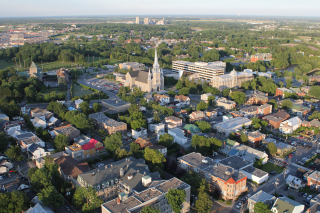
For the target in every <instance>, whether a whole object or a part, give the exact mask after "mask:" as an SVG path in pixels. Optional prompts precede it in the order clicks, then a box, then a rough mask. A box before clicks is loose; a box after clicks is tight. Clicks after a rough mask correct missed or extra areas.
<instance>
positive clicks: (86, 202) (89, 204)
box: [72, 187, 103, 212]
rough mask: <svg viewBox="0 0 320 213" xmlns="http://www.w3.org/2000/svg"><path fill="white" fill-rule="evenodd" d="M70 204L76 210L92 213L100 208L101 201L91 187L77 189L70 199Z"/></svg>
mask: <svg viewBox="0 0 320 213" xmlns="http://www.w3.org/2000/svg"><path fill="white" fill-rule="evenodd" d="M72 203H73V205H74V206H75V207H76V208H77V209H82V211H87V212H92V211H93V210H94V209H96V208H98V207H100V205H101V204H102V203H103V201H102V200H101V199H100V197H99V196H98V195H97V193H96V190H95V189H94V188H92V187H88V188H85V187H77V188H76V191H75V193H74V195H73V198H72Z"/></svg>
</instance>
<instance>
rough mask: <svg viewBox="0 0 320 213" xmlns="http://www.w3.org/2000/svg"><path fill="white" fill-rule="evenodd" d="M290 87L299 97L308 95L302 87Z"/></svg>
mask: <svg viewBox="0 0 320 213" xmlns="http://www.w3.org/2000/svg"><path fill="white" fill-rule="evenodd" d="M289 89H290V90H292V92H294V93H296V94H297V95H298V96H299V97H304V96H305V95H306V93H305V92H303V91H302V90H300V88H293V87H290V88H289Z"/></svg>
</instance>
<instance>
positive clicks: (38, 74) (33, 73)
mask: <svg viewBox="0 0 320 213" xmlns="http://www.w3.org/2000/svg"><path fill="white" fill-rule="evenodd" d="M29 74H30V77H35V78H38V79H39V80H40V81H42V70H41V69H39V68H38V67H37V65H36V64H35V63H34V62H32V63H31V66H30V68H29Z"/></svg>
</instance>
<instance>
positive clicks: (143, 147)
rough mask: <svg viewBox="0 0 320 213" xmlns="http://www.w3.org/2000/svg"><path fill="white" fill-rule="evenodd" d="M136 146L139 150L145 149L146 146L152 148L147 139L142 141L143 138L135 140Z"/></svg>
mask: <svg viewBox="0 0 320 213" xmlns="http://www.w3.org/2000/svg"><path fill="white" fill-rule="evenodd" d="M134 143H136V144H139V146H140V149H145V148H146V147H148V146H152V145H153V144H152V143H151V141H150V140H149V139H148V138H147V139H143V138H140V137H139V138H137V140H135V142H134Z"/></svg>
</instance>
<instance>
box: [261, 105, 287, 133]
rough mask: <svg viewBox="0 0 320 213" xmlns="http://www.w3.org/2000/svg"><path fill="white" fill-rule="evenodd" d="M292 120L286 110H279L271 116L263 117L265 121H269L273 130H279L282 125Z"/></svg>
mask: <svg viewBox="0 0 320 213" xmlns="http://www.w3.org/2000/svg"><path fill="white" fill-rule="evenodd" d="M288 118H290V115H289V114H288V113H287V112H286V111H285V110H283V109H282V110H279V111H278V112H276V113H273V114H271V115H267V116H265V117H263V118H262V119H263V120H266V121H268V123H269V125H271V126H272V127H273V128H275V129H278V128H279V127H280V123H281V122H283V121H285V120H287V119H288Z"/></svg>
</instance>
